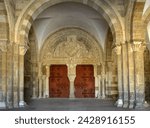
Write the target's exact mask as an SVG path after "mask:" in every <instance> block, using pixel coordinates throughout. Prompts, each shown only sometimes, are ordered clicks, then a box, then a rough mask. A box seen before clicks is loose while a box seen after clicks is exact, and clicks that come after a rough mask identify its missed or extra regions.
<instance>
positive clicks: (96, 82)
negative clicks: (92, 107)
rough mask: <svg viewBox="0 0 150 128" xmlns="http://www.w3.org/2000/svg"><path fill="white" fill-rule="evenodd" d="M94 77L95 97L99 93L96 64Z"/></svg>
mask: <svg viewBox="0 0 150 128" xmlns="http://www.w3.org/2000/svg"><path fill="white" fill-rule="evenodd" d="M94 77H95V97H96V98H97V97H98V95H99V89H98V88H99V81H98V75H97V65H94Z"/></svg>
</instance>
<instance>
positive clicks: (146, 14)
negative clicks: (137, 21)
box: [142, 6, 150, 25]
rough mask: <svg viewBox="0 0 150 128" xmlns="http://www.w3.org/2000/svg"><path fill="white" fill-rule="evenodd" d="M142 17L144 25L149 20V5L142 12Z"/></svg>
mask: <svg viewBox="0 0 150 128" xmlns="http://www.w3.org/2000/svg"><path fill="white" fill-rule="evenodd" d="M142 19H143V21H144V23H145V24H146V25H147V24H148V22H149V21H150V6H149V7H148V9H146V11H145V13H144V14H143V17H142Z"/></svg>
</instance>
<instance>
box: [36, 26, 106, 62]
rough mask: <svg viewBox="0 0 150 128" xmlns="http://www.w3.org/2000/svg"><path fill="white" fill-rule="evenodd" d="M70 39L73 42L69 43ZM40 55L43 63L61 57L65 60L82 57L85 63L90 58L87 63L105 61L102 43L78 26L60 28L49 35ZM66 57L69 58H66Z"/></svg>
mask: <svg viewBox="0 0 150 128" xmlns="http://www.w3.org/2000/svg"><path fill="white" fill-rule="evenodd" d="M70 40H71V44H70V43H69V42H70ZM74 45H75V46H74ZM75 48H76V49H75ZM74 53H75V54H74ZM39 55H40V56H39V60H40V62H41V63H43V62H44V61H45V60H49V59H50V60H51V61H50V62H52V60H55V59H56V60H57V59H60V58H61V57H62V58H63V61H64V62H68V61H67V60H68V59H70V58H74V59H76V60H78V59H79V58H80V59H82V61H83V63H84V61H85V62H86V59H88V61H87V63H91V64H100V63H102V62H103V61H104V58H103V56H104V51H103V49H102V47H101V45H100V43H99V42H98V41H97V40H96V39H95V37H94V36H93V35H91V34H90V33H88V32H87V31H85V30H83V29H81V28H78V27H68V28H63V29H59V30H58V31H56V32H54V33H53V34H51V35H49V36H48V38H47V39H46V40H45V41H44V43H43V45H42V48H41V49H40V53H39ZM85 56H88V57H85ZM65 58H67V59H66V60H65ZM82 61H81V62H80V61H79V63H82ZM77 62H78V61H77ZM68 63H69V62H68Z"/></svg>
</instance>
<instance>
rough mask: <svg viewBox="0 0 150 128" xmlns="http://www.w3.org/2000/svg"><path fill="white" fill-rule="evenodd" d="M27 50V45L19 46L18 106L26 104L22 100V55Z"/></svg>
mask: <svg viewBox="0 0 150 128" xmlns="http://www.w3.org/2000/svg"><path fill="white" fill-rule="evenodd" d="M26 51H27V46H24V45H20V46H19V106H20V107H24V106H25V105H26V103H25V101H24V55H25V53H26Z"/></svg>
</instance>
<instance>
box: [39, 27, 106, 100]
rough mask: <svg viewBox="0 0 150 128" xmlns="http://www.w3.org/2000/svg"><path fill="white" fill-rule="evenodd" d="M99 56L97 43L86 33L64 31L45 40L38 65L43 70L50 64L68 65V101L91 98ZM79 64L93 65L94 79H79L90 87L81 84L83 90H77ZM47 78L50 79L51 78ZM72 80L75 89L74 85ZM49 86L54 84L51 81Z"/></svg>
mask: <svg viewBox="0 0 150 128" xmlns="http://www.w3.org/2000/svg"><path fill="white" fill-rule="evenodd" d="M102 54H103V52H102V48H101V47H100V44H99V43H98V42H97V41H96V39H95V38H93V36H91V35H90V34H89V33H87V32H85V31H84V30H82V29H78V28H67V29H62V30H60V31H57V32H56V33H54V34H53V35H51V36H50V37H49V38H47V40H46V41H45V43H44V45H43V47H42V50H41V54H40V55H41V56H40V62H41V64H42V67H43V66H47V67H51V65H66V66H67V69H68V73H67V74H68V78H69V85H70V86H69V97H70V98H74V97H78V98H80V97H81V98H82V97H94V95H95V90H96V89H97V87H96V85H94V83H95V82H94V80H95V79H94V76H96V75H97V68H96V67H97V65H101V63H102V61H103V59H102V56H103V55H102ZM78 65H85V66H86V65H93V67H94V68H93V72H94V74H93V77H88V78H84V79H83V76H82V83H86V85H87V86H88V85H89V88H88V87H86V86H83V85H81V86H82V89H80V87H78V86H79V85H80V83H81V82H78V81H77V80H78V79H77V78H79V79H80V76H79V77H77V76H76V67H77V66H78ZM49 77H50V79H52V76H51V75H50V76H49ZM53 79H54V78H53ZM75 79H76V82H75V83H76V85H77V86H75V85H74V81H75ZM85 80H87V82H85ZM52 84H54V85H55V84H56V83H54V82H50V85H49V88H52V86H53V85H52ZM56 87H58V86H55V88H56ZM64 87H67V86H64ZM84 87H85V88H84ZM77 89H79V90H77ZM85 90H86V91H85ZM80 91H83V93H82V92H81V93H80ZM84 93H85V94H84ZM51 94H53V93H51ZM51 94H49V96H51ZM79 94H80V95H81V96H80V95H79ZM82 94H84V95H82ZM63 96H64V95H63Z"/></svg>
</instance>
